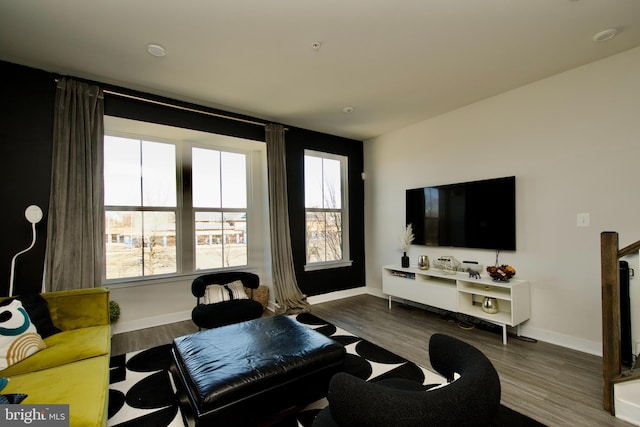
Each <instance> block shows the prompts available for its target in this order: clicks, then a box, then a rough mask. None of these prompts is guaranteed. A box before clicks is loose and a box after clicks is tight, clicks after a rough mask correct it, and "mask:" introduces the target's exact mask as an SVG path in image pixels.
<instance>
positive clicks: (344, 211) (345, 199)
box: [304, 150, 353, 271]
mask: <svg viewBox="0 0 640 427" xmlns="http://www.w3.org/2000/svg"><path fill="white" fill-rule="evenodd" d="M304 155H305V156H313V157H320V158H324V159H331V160H337V161H339V162H340V185H341V189H340V194H341V204H340V205H341V209H340V211H341V218H342V259H340V260H334V261H321V262H308V260H307V247H306V242H307V241H308V239H307V229H306V224H307V220H306V217H307V212H308V211H318V209H317V208H312V209H309V208H307V206H306V197H305V206H304V215H305V221H304V224H305V230H304V233H305V248H304V251H305V265H304V270H305V271H315V270H326V269H331V268H340V267H350V266H351V265H352V264H353V260H351V252H350V248H349V158H348V157H347V156H344V155H340V154H333V153H327V152H323V151H316V150H304ZM329 210H331V209H327V211H329Z"/></svg>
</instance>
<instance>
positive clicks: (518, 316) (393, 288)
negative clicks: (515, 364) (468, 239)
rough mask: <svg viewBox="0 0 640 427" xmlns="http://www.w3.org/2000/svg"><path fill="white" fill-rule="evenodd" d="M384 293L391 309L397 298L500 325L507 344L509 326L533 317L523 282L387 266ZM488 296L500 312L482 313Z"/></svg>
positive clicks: (384, 271)
mask: <svg viewBox="0 0 640 427" xmlns="http://www.w3.org/2000/svg"><path fill="white" fill-rule="evenodd" d="M382 291H383V292H384V293H385V294H387V295H388V296H389V309H391V298H392V297H398V298H402V299H406V300H409V301H413V302H417V303H420V304H424V305H429V306H432V307H437V308H440V309H443V310H448V311H453V312H457V313H462V314H466V315H469V316H473V317H476V318H478V319H483V320H486V321H487V322H491V323H493V324H496V325H499V326H501V327H502V342H503V344H507V326H516V327H519V325H520V324H521V323H522V322H524V321H526V320H528V319H529V316H530V308H529V306H530V296H529V292H530V290H529V282H526V281H524V280H518V279H511V280H510V281H509V282H494V281H493V280H492V279H491V278H489V277H488V276H487V278H481V279H473V278H470V277H469V275H468V274H467V273H460V272H458V273H445V272H444V271H443V270H439V269H429V270H420V269H418V268H412V267H408V268H403V267H400V266H398V265H387V266H384V267H382ZM485 297H489V298H495V299H496V300H497V302H498V312H497V313H493V314H490V313H486V312H485V311H484V310H482V301H483V300H484V298H485ZM518 329H519V328H518ZM518 332H519V331H518Z"/></svg>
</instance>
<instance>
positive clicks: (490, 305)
mask: <svg viewBox="0 0 640 427" xmlns="http://www.w3.org/2000/svg"><path fill="white" fill-rule="evenodd" d="M482 311H484V312H485V313H489V314H495V313H497V312H498V300H497V299H495V298H491V297H484V299H483V300H482Z"/></svg>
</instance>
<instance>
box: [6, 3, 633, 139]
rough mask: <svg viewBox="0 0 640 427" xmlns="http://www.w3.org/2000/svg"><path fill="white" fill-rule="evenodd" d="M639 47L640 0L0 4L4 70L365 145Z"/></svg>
mask: <svg viewBox="0 0 640 427" xmlns="http://www.w3.org/2000/svg"><path fill="white" fill-rule="evenodd" d="M608 28H617V29H618V35H617V36H616V37H614V38H613V39H611V40H609V41H607V42H594V41H593V40H592V38H593V36H594V35H595V34H596V33H598V32H600V31H602V30H605V29H608ZM150 43H156V44H159V45H162V46H163V47H164V48H166V51H167V55H166V56H165V57H154V56H152V55H150V54H149V53H148V52H147V45H148V44H150ZM314 43H319V44H320V46H319V48H317V45H316V46H315V47H316V48H314ZM636 46H640V0H393V1H392V0H270V1H265V0H185V1H175V0H136V1H131V0H92V1H87V0H57V1H51V0H28V1H25V0H23V1H16V0H0V59H2V60H5V61H9V62H14V63H18V64H24V65H28V66H32V67H35V68H41V69H44V70H47V71H52V72H57V73H61V74H66V75H72V76H77V77H83V78H88V79H92V80H97V81H101V82H104V83H111V84H116V85H119V86H123V87H127V88H131V89H136V90H141V91H144V92H149V93H153V94H158V95H163V96H168V97H171V98H174V99H179V100H183V101H189V102H194V103H197V104H200V105H205V106H209V107H216V108H221V109H223V110H227V111H231V112H237V113H243V114H248V115H251V116H254V117H258V118H261V119H264V120H269V121H275V122H280V123H285V124H288V125H290V126H298V127H302V128H306V129H311V130H316V131H320V132H325V133H329V134H333V135H340V136H345V137H349V138H355V139H361V140H365V139H369V138H372V137H375V136H378V135H381V134H384V133H386V132H389V131H392V130H394V129H398V128H401V127H404V126H407V125H409V124H413V123H416V122H419V121H421V120H424V119H426V118H429V117H433V116H436V115H438V114H442V113H445V112H448V111H451V110H453V109H456V108H459V107H462V106H464V105H468V104H470V103H473V102H476V101H479V100H481V99H484V98H487V97H490V96H493V95H496V94H499V93H502V92H505V91H508V90H510V89H513V88H516V87H519V86H522V85H525V84H527V83H531V82H534V81H536V80H539V79H542V78H545V77H548V76H551V75H553V74H557V73H560V72H563V71H566V70H569V69H571V68H574V67H578V66H580V65H583V64H586V63H589V62H592V61H595V60H598V59H600V58H604V57H607V56H609V55H613V54H616V53H619V52H622V51H624V50H627V49H630V48H633V47H636ZM344 107H353V109H354V110H353V112H351V113H345V112H343V108H344Z"/></svg>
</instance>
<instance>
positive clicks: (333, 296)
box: [307, 286, 368, 305]
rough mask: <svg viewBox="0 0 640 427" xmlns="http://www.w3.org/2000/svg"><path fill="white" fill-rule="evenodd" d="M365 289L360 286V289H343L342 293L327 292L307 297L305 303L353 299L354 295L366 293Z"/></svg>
mask: <svg viewBox="0 0 640 427" xmlns="http://www.w3.org/2000/svg"><path fill="white" fill-rule="evenodd" d="M366 289H367V288H366V287H364V286H362V287H360V288H353V289H345V290H344V291H335V292H329V293H328V294H322V295H315V296H312V297H309V298H307V301H309V304H311V305H314V304H322V303H323V302H329V301H335V300H339V299H343V298H349V297H353V296H356V295H362V294H366V293H368V292H367V290H366Z"/></svg>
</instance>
